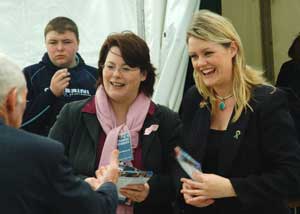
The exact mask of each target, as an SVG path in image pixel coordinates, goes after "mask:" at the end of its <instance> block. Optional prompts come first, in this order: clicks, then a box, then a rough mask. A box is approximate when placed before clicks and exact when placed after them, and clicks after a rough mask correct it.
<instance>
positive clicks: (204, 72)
mask: <svg viewBox="0 0 300 214" xmlns="http://www.w3.org/2000/svg"><path fill="white" fill-rule="evenodd" d="M213 71H214V69H212V68H210V69H203V70H201V72H202V73H203V74H204V75H207V74H209V73H210V72H213Z"/></svg>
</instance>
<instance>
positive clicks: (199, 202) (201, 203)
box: [185, 196, 215, 207]
mask: <svg viewBox="0 0 300 214" xmlns="http://www.w3.org/2000/svg"><path fill="white" fill-rule="evenodd" d="M185 202H186V203H187V204H190V205H192V206H196V207H207V206H209V205H211V204H213V203H214V202H215V201H214V199H205V198H203V197H201V196H198V197H191V198H189V199H187V200H185Z"/></svg>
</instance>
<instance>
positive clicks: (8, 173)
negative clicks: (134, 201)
mask: <svg viewBox="0 0 300 214" xmlns="http://www.w3.org/2000/svg"><path fill="white" fill-rule="evenodd" d="M0 175H1V176H0V212H1V213H9V214H26V213H28V214H29V213H30V214H35V213H37V214H40V213H44V214H45V213H84V214H87V213H95V214H99V213H111V214H113V213H115V209H116V206H117V201H118V199H117V198H118V197H117V191H116V186H115V185H114V184H112V183H105V184H103V185H102V186H101V187H100V188H99V189H98V190H97V191H96V192H94V191H93V190H92V189H91V188H90V187H89V185H88V184H87V183H85V182H83V181H82V180H81V179H78V178H77V177H75V176H74V175H73V174H72V169H71V167H70V164H69V163H68V161H67V159H66V158H65V156H64V148H63V145H62V144H61V143H58V142H56V141H54V140H51V139H48V138H45V137H40V136H38V135H34V134H31V133H28V132H25V131H23V130H19V129H15V128H11V127H8V126H6V125H4V124H3V121H2V120H1V119H0Z"/></svg>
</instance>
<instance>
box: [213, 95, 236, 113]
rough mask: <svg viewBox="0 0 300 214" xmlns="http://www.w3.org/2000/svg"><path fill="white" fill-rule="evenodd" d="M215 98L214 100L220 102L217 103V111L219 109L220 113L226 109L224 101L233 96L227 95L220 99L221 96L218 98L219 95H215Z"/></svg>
mask: <svg viewBox="0 0 300 214" xmlns="http://www.w3.org/2000/svg"><path fill="white" fill-rule="evenodd" d="M215 96H216V98H217V99H218V100H219V101H220V103H219V109H220V110H221V111H223V110H224V109H225V108H226V104H225V101H226V100H227V99H229V98H231V97H232V96H233V94H230V95H228V96H226V97H221V96H219V95H217V94H215Z"/></svg>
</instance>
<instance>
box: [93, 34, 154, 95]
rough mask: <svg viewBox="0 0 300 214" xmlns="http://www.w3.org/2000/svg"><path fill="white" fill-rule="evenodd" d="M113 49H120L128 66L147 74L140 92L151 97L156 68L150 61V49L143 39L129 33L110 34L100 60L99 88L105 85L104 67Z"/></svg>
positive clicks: (102, 49) (103, 46)
mask: <svg viewBox="0 0 300 214" xmlns="http://www.w3.org/2000/svg"><path fill="white" fill-rule="evenodd" d="M112 47H118V48H119V49H120V51H121V54H122V58H123V59H124V61H125V63H126V64H127V65H128V66H130V67H138V68H140V69H141V72H144V73H145V74H146V79H145V80H144V81H143V82H141V85H140V88H139V92H143V93H144V94H145V95H146V96H148V97H151V96H152V94H153V90H154V82H155V73H154V71H155V68H154V67H153V65H152V64H151V61H150V53H149V48H148V45H147V43H146V42H145V41H144V40H143V39H142V38H140V37H139V36H137V35H136V34H134V33H132V32H129V31H125V32H122V33H113V34H110V35H109V36H108V37H107V38H106V40H105V41H104V43H103V45H102V47H101V50H100V54H99V59H98V69H99V78H98V82H97V86H99V85H100V84H102V83H103V79H102V75H103V74H102V71H103V65H104V63H105V60H106V57H107V55H108V52H109V50H110V49H111V48H112Z"/></svg>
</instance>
